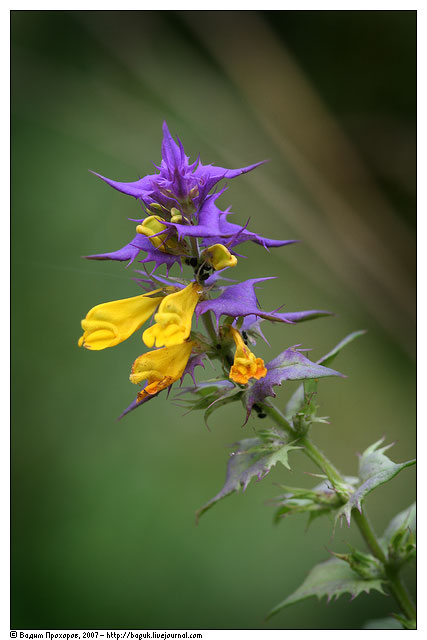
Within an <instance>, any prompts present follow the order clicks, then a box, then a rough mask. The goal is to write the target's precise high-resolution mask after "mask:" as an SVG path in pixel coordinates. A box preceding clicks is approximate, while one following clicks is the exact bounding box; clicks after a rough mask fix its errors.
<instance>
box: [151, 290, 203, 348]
mask: <svg viewBox="0 0 427 640" xmlns="http://www.w3.org/2000/svg"><path fill="white" fill-rule="evenodd" d="M202 292H203V289H202V288H201V287H200V285H199V284H197V283H195V282H193V283H192V284H190V285H188V286H187V287H185V289H182V290H181V291H177V292H176V293H172V294H170V295H168V296H166V297H165V298H164V299H163V300H162V302H161V303H160V306H159V309H158V312H157V313H156V315H155V316H154V320H155V321H156V324H154V325H153V326H152V327H149V328H148V329H146V330H145V331H144V333H143V335H142V339H143V341H144V343H145V344H146V345H147V347H150V348H151V347H153V346H154V345H155V346H156V347H163V346H165V347H172V346H174V345H177V344H181V343H182V342H184V341H185V340H186V339H187V338H188V337H189V335H190V331H191V321H192V318H193V313H194V309H195V308H196V305H197V303H198V301H199V298H200V296H201V294H202Z"/></svg>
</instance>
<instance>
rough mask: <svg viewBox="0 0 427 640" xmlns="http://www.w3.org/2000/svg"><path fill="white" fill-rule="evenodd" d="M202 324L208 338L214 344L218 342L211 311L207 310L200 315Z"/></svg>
mask: <svg viewBox="0 0 427 640" xmlns="http://www.w3.org/2000/svg"><path fill="white" fill-rule="evenodd" d="M202 320H203V324H204V325H205V329H206V331H207V332H208V335H209V337H210V339H211V340H212V344H213V345H214V346H215V345H216V344H217V342H218V336H217V333H216V329H215V327H214V323H213V322H212V315H211V312H210V311H208V312H207V313H204V314H203V315H202Z"/></svg>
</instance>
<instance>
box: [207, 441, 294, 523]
mask: <svg viewBox="0 0 427 640" xmlns="http://www.w3.org/2000/svg"><path fill="white" fill-rule="evenodd" d="M265 433H268V434H269V437H267V436H266V435H265V436H264V437H262V438H249V439H247V440H241V441H240V442H237V443H236V444H235V446H236V447H237V449H236V451H233V452H232V453H231V454H230V460H229V461H228V464H227V475H226V478H225V484H224V486H223V488H222V489H221V491H220V492H219V493H218V494H217V495H216V496H214V497H213V498H212V499H211V500H209V502H207V503H206V504H205V505H203V507H201V508H200V509H198V511H197V512H196V520H198V519H199V517H200V516H201V515H202V514H203V513H205V512H206V511H207V510H208V509H210V508H211V507H212V506H213V505H214V504H216V503H217V502H218V501H219V500H222V498H225V497H226V496H229V495H230V494H231V493H234V492H235V491H239V489H240V487H242V488H243V491H245V489H246V487H247V486H248V484H249V482H250V481H251V479H252V478H254V477H257V478H258V480H262V479H263V478H265V476H266V475H267V474H268V472H269V471H270V469H272V467H274V466H275V465H276V464H277V463H278V462H280V463H281V464H282V465H283V466H284V467H286V468H287V469H290V466H289V462H288V454H289V452H290V451H292V450H294V449H300V448H301V447H294V446H292V444H289V443H285V442H284V441H283V440H279V439H278V434H277V433H275V432H273V431H269V432H265Z"/></svg>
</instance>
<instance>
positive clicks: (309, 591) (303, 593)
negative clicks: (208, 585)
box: [267, 558, 384, 618]
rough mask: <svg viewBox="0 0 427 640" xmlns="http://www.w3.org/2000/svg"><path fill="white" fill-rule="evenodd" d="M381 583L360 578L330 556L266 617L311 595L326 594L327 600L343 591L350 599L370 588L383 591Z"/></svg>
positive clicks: (319, 595)
mask: <svg viewBox="0 0 427 640" xmlns="http://www.w3.org/2000/svg"><path fill="white" fill-rule="evenodd" d="M381 583H382V581H381V579H379V578H375V579H369V580H365V579H363V578H361V577H360V576H359V575H358V574H357V573H355V572H354V571H353V570H352V569H351V568H350V567H349V566H348V564H347V563H345V562H343V561H342V560H339V559H338V558H332V559H331V560H327V561H326V562H322V563H321V564H318V565H316V566H315V567H313V569H312V570H311V571H310V573H309V574H308V576H307V577H306V579H305V580H304V582H303V583H302V585H301V586H300V587H299V588H298V589H297V590H296V591H294V593H293V594H292V595H290V596H288V597H287V598H286V599H285V600H283V602H281V603H280V604H278V605H277V606H276V607H274V609H272V611H271V612H270V613H269V614H268V616H267V617H268V618H269V617H271V616H273V615H275V614H276V613H278V612H279V611H280V610H281V609H283V608H285V607H288V606H289V605H291V604H295V603H296V602H300V601H301V600H305V599H306V598H310V597H311V596H317V597H318V598H319V600H320V599H321V598H323V596H326V597H327V599H328V602H329V601H330V600H332V598H335V599H337V598H339V596H340V595H342V594H343V593H349V594H350V595H351V597H352V599H354V598H356V596H358V595H359V594H361V593H363V592H365V593H369V592H370V591H371V589H374V590H375V591H379V592H380V593H384V591H383V588H382V584H381Z"/></svg>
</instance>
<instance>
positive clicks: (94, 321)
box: [78, 289, 164, 351]
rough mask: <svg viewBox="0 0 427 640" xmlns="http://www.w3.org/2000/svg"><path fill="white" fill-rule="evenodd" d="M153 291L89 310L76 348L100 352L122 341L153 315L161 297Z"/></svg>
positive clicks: (83, 321)
mask: <svg viewBox="0 0 427 640" xmlns="http://www.w3.org/2000/svg"><path fill="white" fill-rule="evenodd" d="M159 292H162V289H156V290H155V291H151V292H150V293H144V294H142V295H140V296H134V297H132V298H124V299H123V300H113V301H111V302H105V303H103V304H98V305H96V306H95V307H93V308H92V309H91V310H90V311H89V312H88V313H87V315H86V318H85V319H84V320H82V329H83V332H84V333H83V335H82V336H81V337H80V338H79V341H78V345H79V347H85V348H86V349H91V350H92V351H101V350H102V349H106V348H107V347H114V346H115V345H117V344H120V342H123V341H124V340H126V339H127V338H129V336H131V335H132V334H133V333H134V332H135V331H137V330H138V329H140V327H142V325H143V324H144V322H146V321H147V320H148V318H149V317H150V316H151V315H152V314H153V313H154V311H155V310H156V308H157V307H158V305H159V304H160V303H161V301H162V300H163V298H164V294H163V292H162V295H160V296H154V297H152V296H153V294H156V293H159Z"/></svg>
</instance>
